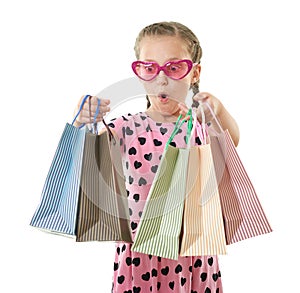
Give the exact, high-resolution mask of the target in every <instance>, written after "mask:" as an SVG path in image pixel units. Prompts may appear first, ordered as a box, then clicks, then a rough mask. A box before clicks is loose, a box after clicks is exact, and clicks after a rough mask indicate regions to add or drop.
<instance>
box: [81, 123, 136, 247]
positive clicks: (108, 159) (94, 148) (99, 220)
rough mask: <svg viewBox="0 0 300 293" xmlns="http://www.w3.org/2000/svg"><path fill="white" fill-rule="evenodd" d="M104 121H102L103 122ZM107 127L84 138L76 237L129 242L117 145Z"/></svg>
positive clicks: (129, 232) (118, 146) (123, 180)
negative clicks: (103, 130) (97, 133)
mask: <svg viewBox="0 0 300 293" xmlns="http://www.w3.org/2000/svg"><path fill="white" fill-rule="evenodd" d="M104 123H105V122H104ZM105 126H106V128H107V131H105V132H102V133H101V134H99V135H96V134H93V133H88V134H87V135H86V139H85V146H84V155H83V164H82V176H81V185H80V201H79V212H78V219H77V228H76V241H78V242H83V241H126V242H132V239H131V230H130V227H129V208H128V202H127V192H126V187H125V178H124V175H123V169H122V161H121V153H120V145H119V143H117V139H116V138H115V137H114V135H113V133H112V132H111V131H110V129H109V127H108V126H107V125H106V124H105Z"/></svg>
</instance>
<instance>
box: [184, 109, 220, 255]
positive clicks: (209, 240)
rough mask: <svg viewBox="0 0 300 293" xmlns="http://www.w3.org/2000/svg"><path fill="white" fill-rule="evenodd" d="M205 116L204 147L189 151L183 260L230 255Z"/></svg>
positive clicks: (203, 125) (202, 140)
mask: <svg viewBox="0 0 300 293" xmlns="http://www.w3.org/2000/svg"><path fill="white" fill-rule="evenodd" d="M199 107H200V108H201V109H202V105H201V104H200V105H199ZM202 113H203V114H202V127H201V131H202V135H200V133H198V137H200V140H201V145H199V146H194V147H191V149H190V151H189V152H190V153H189V163H188V171H187V184H186V197H185V200H184V212H183V224H182V225H183V229H182V240H181V247H180V255H181V256H198V255H216V254H226V239H225V232H224V224H223V219H222V209H221V203H220V197H219V191H218V183H217V179H216V174H215V167H214V163H213V158H212V152H211V145H210V143H209V141H208V139H207V137H206V136H207V133H206V126H205V119H204V112H203V111H202ZM196 119H197V118H195V120H194V121H195V122H194V123H196V121H197V120H196Z"/></svg>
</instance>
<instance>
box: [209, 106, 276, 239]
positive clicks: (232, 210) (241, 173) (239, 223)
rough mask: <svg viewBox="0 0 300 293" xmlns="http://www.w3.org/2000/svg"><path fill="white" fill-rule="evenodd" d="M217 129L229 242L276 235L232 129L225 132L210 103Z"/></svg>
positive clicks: (215, 149)
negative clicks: (245, 166) (272, 233)
mask: <svg viewBox="0 0 300 293" xmlns="http://www.w3.org/2000/svg"><path fill="white" fill-rule="evenodd" d="M206 106H207V107H208V108H209V109H210V111H211V113H212V115H213V117H214V124H215V127H209V128H210V130H209V133H210V141H211V146H212V155H213V160H214V165H215V170H216V174H217V181H218V184H219V194H220V200H221V207H222V214H223V220H224V228H225V236H226V243H227V244H232V243H235V242H238V241H241V240H245V239H248V238H251V237H255V236H258V235H262V234H265V233H270V232H272V228H271V226H270V224H269V222H268V219H267V217H266V215H265V213H264V210H263V208H262V206H261V203H260V201H259V199H258V196H257V194H256V191H255V189H254V186H253V184H252V182H251V180H250V178H249V175H248V174H247V172H246V170H245V168H244V165H243V163H242V161H241V159H240V157H239V154H238V152H237V150H236V148H235V146H234V143H233V141H232V138H231V136H230V134H229V132H228V130H223V129H222V127H221V124H220V123H219V121H218V119H217V117H216V116H215V114H214V112H213V110H212V109H211V107H210V105H209V104H208V103H206Z"/></svg>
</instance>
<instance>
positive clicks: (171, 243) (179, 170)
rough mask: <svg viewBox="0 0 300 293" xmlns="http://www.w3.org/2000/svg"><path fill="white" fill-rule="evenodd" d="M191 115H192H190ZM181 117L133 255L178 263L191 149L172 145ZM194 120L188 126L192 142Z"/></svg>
mask: <svg viewBox="0 0 300 293" xmlns="http://www.w3.org/2000/svg"><path fill="white" fill-rule="evenodd" d="M188 115H191V111H189V113H188ZM180 119H181V116H179V118H178V120H177V123H176V125H175V128H174V131H173V133H172V135H171V136H170V139H169V140H168V142H167V144H166V147H165V149H164V153H163V155H162V159H161V162H160V164H159V167H158V170H157V172H156V175H155V178H154V181H153V183H152V185H151V188H150V191H149V195H148V197H147V201H146V204H145V208H144V211H143V214H142V217H141V221H140V223H139V226H138V230H137V233H136V235H135V238H134V243H133V245H132V248H131V249H132V251H136V252H141V253H146V254H151V255H156V256H160V257H164V258H170V259H178V254H179V244H180V232H181V226H182V216H183V206H184V197H185V188H186V185H185V182H186V174H187V164H188V159H189V148H186V149H183V148H176V147H173V146H172V145H170V142H171V141H172V139H173V137H174V136H175V134H176V133H177V132H178V130H179V129H180V127H181V125H182V122H181V123H179V121H180ZM191 128H192V119H190V120H189V122H188V133H187V141H188V142H189V141H190V139H189V138H190V134H191Z"/></svg>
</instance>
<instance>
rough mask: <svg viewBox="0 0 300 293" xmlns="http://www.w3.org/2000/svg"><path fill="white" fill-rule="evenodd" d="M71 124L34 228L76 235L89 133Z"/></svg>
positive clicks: (55, 163)
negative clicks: (85, 150)
mask: <svg viewBox="0 0 300 293" xmlns="http://www.w3.org/2000/svg"><path fill="white" fill-rule="evenodd" d="M89 97H90V96H88V95H87V96H85V97H84V99H83V101H82V103H81V105H80V108H79V111H78V113H77V115H76V116H75V118H74V120H73V122H72V124H69V123H67V124H66V126H65V128H64V130H63V133H62V135H61V138H60V141H59V143H58V147H57V149H56V152H55V154H54V158H53V160H52V163H51V166H50V169H49V171H48V174H47V177H46V180H45V183H44V187H43V190H42V195H41V199H40V203H39V205H38V207H37V209H36V211H35V213H34V215H33V217H32V219H31V222H30V225H31V226H33V227H37V228H40V229H43V230H46V231H49V232H54V233H61V234H65V235H75V229H76V217H77V209H78V199H79V188H80V179H81V169H82V158H83V149H84V142H85V135H86V129H85V128H76V127H75V126H74V125H73V124H74V122H75V119H76V118H77V116H78V115H79V113H80V111H81V110H82V107H83V105H84V103H85V101H86V99H87V98H89Z"/></svg>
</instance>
